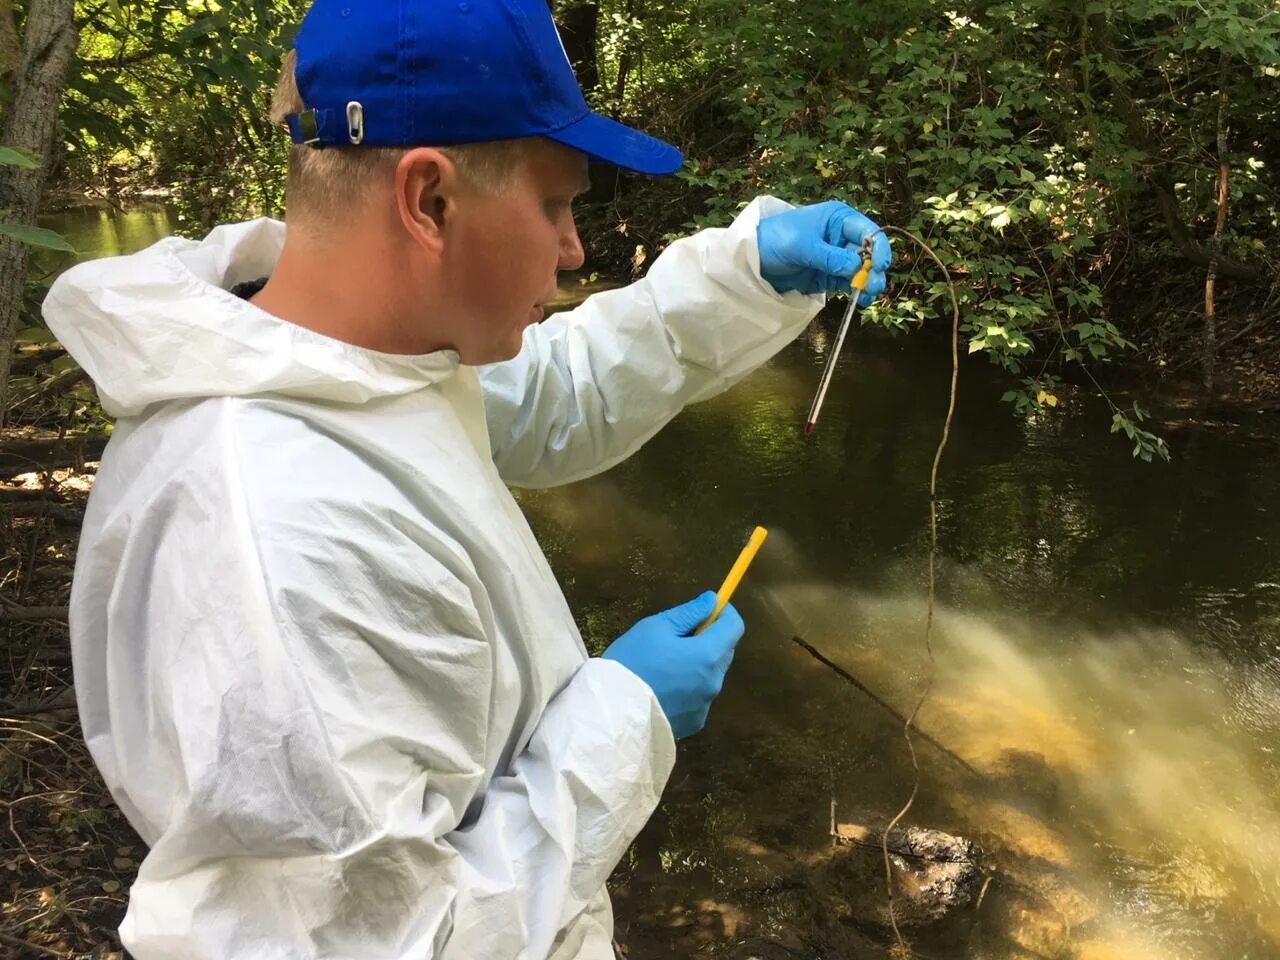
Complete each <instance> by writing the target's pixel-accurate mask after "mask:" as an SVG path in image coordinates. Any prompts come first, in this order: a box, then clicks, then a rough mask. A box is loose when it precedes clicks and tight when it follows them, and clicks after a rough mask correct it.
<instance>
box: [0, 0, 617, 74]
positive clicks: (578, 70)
mask: <svg viewBox="0 0 1280 960" xmlns="http://www.w3.org/2000/svg"><path fill="white" fill-rule="evenodd" d="M0 2H2V0H0ZM559 19H560V36H561V38H562V39H563V40H564V52H565V53H566V54H568V56H569V63H571V64H572V65H573V72H574V73H575V74H576V75H577V77H578V83H579V85H580V86H581V87H582V90H583V92H584V93H586V94H587V96H591V94H592V93H594V92H595V89H596V87H597V86H598V85H599V83H600V66H599V63H598V62H597V60H596V38H597V36H598V34H599V31H600V4H599V2H598V0H587V2H586V3H580V4H578V5H577V6H573V7H570V8H569V9H568V10H565V11H564V12H563V13H561V14H560V18H559Z"/></svg>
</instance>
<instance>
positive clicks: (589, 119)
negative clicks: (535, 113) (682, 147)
mask: <svg viewBox="0 0 1280 960" xmlns="http://www.w3.org/2000/svg"><path fill="white" fill-rule="evenodd" d="M543 136H545V137H546V138H547V139H549V140H554V141H556V142H557V143H563V144H564V145H565V146H566V147H573V148H574V149H575V150H581V151H582V152H583V153H585V154H586V155H587V156H589V157H591V158H592V159H593V160H602V161H604V162H605V163H611V164H613V165H614V166H615V167H622V168H623V169H624V170H631V171H633V172H635V173H647V174H652V175H656V176H662V175H665V174H669V173H675V172H676V171H677V170H679V169H680V167H681V166H682V165H683V164H684V155H683V154H681V153H680V151H679V150H677V149H676V148H675V147H673V146H671V144H669V143H663V142H662V141H661V140H659V139H657V138H656V137H651V136H649V135H648V134H647V133H641V132H640V131H639V130H632V129H631V128H630V127H628V126H624V125H623V124H621V123H618V122H617V121H616V120H610V119H609V118H608V117H602V116H600V115H599V114H596V113H588V114H587V115H586V116H585V117H583V118H582V119H581V120H578V121H577V122H575V123H571V124H569V126H567V127H561V128H560V129H559V130H557V131H555V132H554V133H546V134H543Z"/></svg>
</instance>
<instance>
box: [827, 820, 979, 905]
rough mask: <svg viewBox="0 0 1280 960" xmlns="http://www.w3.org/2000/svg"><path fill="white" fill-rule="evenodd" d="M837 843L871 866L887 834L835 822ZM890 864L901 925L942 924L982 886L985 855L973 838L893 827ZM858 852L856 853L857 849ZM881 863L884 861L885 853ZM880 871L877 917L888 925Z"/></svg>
mask: <svg viewBox="0 0 1280 960" xmlns="http://www.w3.org/2000/svg"><path fill="white" fill-rule="evenodd" d="M832 834H833V836H834V837H835V839H836V841H837V842H838V843H844V844H848V845H850V848H851V849H850V854H851V856H850V858H849V859H856V860H858V861H860V862H861V865H862V867H863V869H865V866H866V859H867V857H866V854H867V852H868V851H869V850H873V851H880V850H881V849H882V848H881V844H882V835H881V834H880V833H879V832H878V831H875V830H872V829H871V828H869V827H865V826H861V825H859V824H848V823H842V824H836V825H834V827H833V830H832ZM887 846H888V848H889V863H890V865H891V866H892V868H893V875H894V877H893V878H894V897H895V908H894V909H895V917H896V919H897V921H898V924H899V926H918V925H921V924H927V923H934V922H936V921H939V920H942V919H943V918H945V917H947V916H948V915H949V914H951V913H953V912H954V911H955V910H957V909H958V908H961V907H966V906H969V905H970V904H972V903H973V902H974V901H975V900H976V899H977V896H978V892H979V890H980V889H981V887H982V871H981V868H980V865H979V859H980V856H981V853H980V851H979V849H978V845H977V844H976V843H974V842H973V841H972V840H967V839H965V838H964V837H957V836H955V835H953V834H950V833H943V832H942V831H941V830H930V829H928V828H925V827H903V828H894V829H893V830H892V831H890V833H889V838H888V844H887ZM855 848H856V851H857V853H856V855H853V851H854V849H855ZM876 859H878V860H879V861H880V862H881V864H882V863H883V853H881V854H880V857H879V858H876ZM883 893H884V891H883V873H882V872H881V883H880V890H879V891H878V894H879V896H878V897H877V900H879V909H877V911H876V912H877V913H878V914H881V916H880V917H879V918H878V919H880V920H882V921H883V922H885V923H887V922H888V909H887V904H885V903H884V900H883Z"/></svg>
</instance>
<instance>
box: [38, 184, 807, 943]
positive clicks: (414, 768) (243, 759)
mask: <svg viewBox="0 0 1280 960" xmlns="http://www.w3.org/2000/svg"><path fill="white" fill-rule="evenodd" d="M783 209H786V206H785V204H782V203H781V202H780V201H777V200H773V199H772V198H761V199H759V200H757V201H755V202H754V203H753V204H752V205H751V206H750V207H749V208H748V209H747V210H746V211H744V212H743V213H742V214H741V215H740V216H739V217H738V219H737V220H736V221H735V222H734V224H733V225H732V226H730V227H729V228H727V229H717V230H705V231H702V232H701V233H698V234H696V235H695V236H693V237H690V238H686V239H683V240H680V241H678V242H676V243H674V244H672V245H671V246H670V248H669V249H667V250H666V251H665V252H664V253H663V254H662V255H661V256H660V257H659V258H658V260H657V261H656V262H655V263H654V265H653V267H652V269H651V270H650V271H649V275H648V276H647V277H646V278H645V279H644V280H641V281H639V282H637V283H635V284H633V285H631V286H629V287H626V288H624V289H620V290H615V291H611V292H607V293H602V294H598V295H596V296H594V297H592V298H590V299H589V300H588V301H587V302H586V303H585V304H583V305H582V306H581V307H579V308H578V309H576V310H573V311H570V312H566V313H561V314H556V315H554V316H552V317H551V318H549V319H548V320H547V321H545V322H544V323H542V324H540V325H538V326H536V327H532V328H530V329H529V330H528V331H527V333H526V334H525V337H524V345H523V349H522V350H521V353H520V355H519V356H518V357H516V358H515V359H513V360H511V361H508V362H505V363H500V364H495V365H492V366H489V367H484V368H473V367H466V366H461V365H459V363H458V359H457V355H456V354H454V353H452V352H449V351H442V352H439V353H434V354H430V355H426V356H393V355H388V354H382V353H377V352H374V351H370V350H366V349H362V348H358V347H355V346H352V345H350V344H346V343H342V342H339V341H336V340H332V339H329V338H327V337H324V336H321V335H318V334H316V333H313V332H310V331H308V330H306V329H304V328H301V327H298V326H296V325H293V324H289V323H287V322H285V321H282V320H279V319H277V318H275V317H273V316H270V315H268V314H266V313H264V312H263V311H261V310H259V309H257V308H256V307H254V306H253V305H251V304H249V303H247V302H246V301H243V300H240V299H239V298H237V297H236V296H234V295H233V294H231V293H229V292H227V291H228V290H229V289H230V287H231V286H232V285H234V284H236V283H238V282H241V281H245V280H251V279H256V278H258V277H260V276H264V275H267V274H269V273H270V271H271V269H272V267H273V265H274V264H275V261H276V259H277V257H278V256H279V253H280V249H281V245H282V243H283V240H284V227H283V225H282V224H280V223H277V222H274V221H270V220H258V221H254V222H250V223H245V224H240V225H235V226H227V227H220V228H218V229H216V230H214V231H213V232H212V233H211V234H210V235H209V237H208V238H207V239H206V240H204V241H203V242H194V241H188V240H181V239H177V238H169V239H167V240H163V241H161V242H160V243H157V244H156V245H155V246H153V247H151V248H149V249H148V250H145V251H143V252H142V253H139V254H136V255H134V256H130V257H122V258H113V259H105V260H97V261H92V262H88V263H84V264H81V265H79V266H77V267H75V268H73V269H72V270H70V271H68V272H67V273H65V274H64V275H63V276H62V277H61V278H60V279H59V280H58V281H57V283H56V284H55V285H54V287H53V289H52V290H51V291H50V293H49V296H48V299H47V301H46V302H45V308H44V309H45V316H46V318H47V321H48V323H49V326H50V327H51V328H52V329H53V332H54V333H55V334H56V335H57V337H58V339H59V340H60V341H61V342H62V343H63V344H64V345H65V346H66V348H67V349H68V350H69V351H70V353H71V355H72V356H73V357H75V359H76V360H78V361H79V362H80V363H81V364H82V365H83V367H84V368H85V370H87V371H88V372H89V374H90V375H91V376H92V377H93V379H94V382H95V383H96V384H97V387H98V391H99V394H100V396H101V398H102V402H103V407H104V408H105V409H106V411H107V412H108V413H109V414H110V415H112V416H113V417H116V418H118V422H117V425H116V428H115V433H114V435H113V437H112V438H111V441H110V443H109V444H108V448H107V451H106V453H105V455H104V456H103V460H102V465H101V469H100V470H99V473H98V476H97V480H96V483H95V487H94V491H93V494H92V496H91V498H90V502H89V507H88V512H87V515H86V518H85V524H84V530H83V533H82V537H81V541H80V548H79V555H78V559H77V564H76V572H75V581H74V587H73V590H72V597H71V640H72V653H73V658H74V668H75V678H76V691H77V694H78V698H79V707H80V716H81V720H82V723H83V727H84V734H85V737H86V739H87V741H88V745H89V748H90V750H91V752H92V754H93V757H94V760H95V761H96V762H97V765H98V767H99V769H100V770H101V772H102V775H103V777H104V778H105V780H106V783H107V785H108V787H109V788H110V789H111V792H112V795H113V796H114V797H115V799H116V801H117V802H118V803H119V805H120V808H121V809H122V810H123V811H124V813H125V815H126V816H127V817H128V818H129V821H130V823H132V824H133V826H134V827H135V828H136V829H137V831H138V833H139V834H140V835H141V836H142V838H143V839H144V840H145V841H146V842H147V844H148V845H149V846H150V852H149V854H148V856H147V857H146V859H145V861H144V862H143V863H142V866H141V870H140V872H139V874H138V878H137V882H136V883H135V884H134V886H133V889H132V891H131V895H130V902H129V908H128V912H127V915H126V916H125V919H124V923H123V924H122V926H121V928H120V933H121V937H122V940H123V942H124V945H125V946H126V947H127V948H128V950H129V951H130V952H131V953H132V954H133V956H134V957H136V958H137V960H160V958H173V960H319V958H325V960H338V958H351V960H375V958H377V960H382V958H387V960H391V958H394V960H401V958H403V960H408V958H414V960H426V958H441V960H462V958H466V960H488V958H517V957H519V958H528V960H541V958H544V957H554V958H557V960H568V958H578V957H580V958H591V960H604V958H608V957H611V956H612V952H611V948H610V938H611V932H612V915H611V911H610V906H609V898H608V894H607V892H606V890H605V880H606V878H607V876H608V874H609V872H610V870H611V869H612V868H613V866H614V865H615V864H616V862H617V861H618V860H619V858H620V857H621V856H622V855H623V853H624V852H625V851H626V848H627V845H628V844H629V843H630V842H631V840H632V839H633V838H634V836H635V835H636V833H637V832H638V831H639V830H640V828H641V827H642V826H643V824H644V822H645V821H646V819H647V818H648V817H649V815H650V813H651V812H652V810H653V808H654V806H655V805H656V803H657V800H658V797H659V795H660V793H661V791H662V789H663V786H664V784H665V782H666V778H667V776H668V774H669V772H670V769H671V765H672V762H673V759H674V745H673V741H672V738H671V732H670V728H669V727H668V725H667V723H666V720H665V719H664V718H663V716H662V713H661V711H660V709H659V707H658V703H657V700H656V699H655V697H654V696H653V694H652V693H651V691H650V690H649V688H648V687H647V686H646V684H645V683H644V682H643V681H641V680H640V679H639V678H638V677H636V676H635V675H633V674H632V673H630V672H629V671H628V670H627V669H626V668H625V667H623V666H621V665H619V664H617V663H614V662H611V661H605V660H600V659H589V658H588V657H587V654H586V651H585V648H584V646H583V643H582V640H581V638H580V636H579V633H578V630H577V628H576V627H575V625H574V620H573V617H572V616H571V614H570V611H569V609H568V607H567V605H566V603H565V600H564V597H563V596H562V594H561V592H560V589H559V587H558V586H557V584H556V582H555V579H554V577H553V576H552V573H551V570H550V568H549V567H548V565H547V562H546V560H545V558H544V557H543V555H542V552H541V550H540V549H539V547H538V544H537V542H536V541H535V539H534V537H533V535H532V533H531V532H530V530H529V528H528V526H527V524H526V522H525V520H524V517H523V516H522V514H521V513H520V510H519V509H518V507H517V506H516V504H515V502H514V500H513V499H512V497H511V495H510V493H509V492H508V489H507V486H506V484H513V485H524V486H549V485H553V484H559V483H565V482H568V481H571V480H575V479H578V478H582V477H586V476H589V475H591V474H593V473H596V472H598V471H601V470H604V469H606V468H607V467H609V466H611V465H612V464H614V463H616V462H618V461H619V460H621V459H623V458H624V457H626V456H628V455H629V454H631V453H632V452H634V451H635V450H636V449H637V448H638V447H639V446H640V445H641V444H642V443H644V442H645V440H647V439H648V438H649V437H650V436H652V435H653V434H654V433H655V432H656V431H657V430H658V429H659V428H660V427H662V426H663V424H665V423H666V422H667V421H669V420H670V419H671V418H672V417H673V416H674V415H675V414H676V413H677V412H678V411H679V410H680V409H681V408H682V407H683V406H684V405H685V404H687V403H690V402H693V401H696V400H700V399H703V398H706V397H709V396H712V395H713V394H715V393H717V392H719V391H721V390H723V389H725V388H726V387H727V386H729V385H730V384H731V383H733V382H734V381H736V380H737V379H739V378H740V377H741V376H743V375H744V374H745V373H746V372H748V371H749V370H750V369H752V368H753V367H755V366H756V365H758V364H759V363H761V362H762V361H764V360H766V359H767V358H768V357H770V356H772V355H773V354H774V353H776V352H777V351H778V350H779V349H780V348H781V347H782V346H783V345H784V344H786V343H787V342H788V341H789V340H791V339H792V338H793V337H794V336H795V335H796V334H797V333H798V332H799V331H800V330H801V329H802V328H803V327H804V325H805V324H806V323H807V322H808V321H809V320H810V319H811V317H812V316H813V315H814V314H815V313H816V312H817V310H818V308H819V307H820V306H821V304H822V302H823V298H822V297H821V296H815V297H806V296H802V295H800V294H797V293H789V294H787V295H785V296H779V295H778V294H777V293H776V292H774V290H773V289H772V287H770V286H769V285H768V284H767V283H766V282H765V281H764V280H762V279H761V277H760V273H759V261H758V254H757V250H756V241H755V227H756V223H757V221H758V219H759V217H760V216H761V214H762V212H763V213H774V212H781V211H782V210H783Z"/></svg>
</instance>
